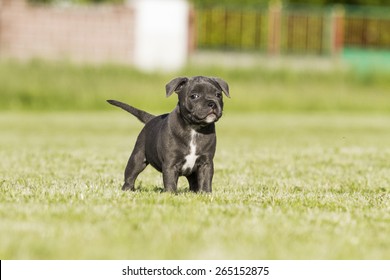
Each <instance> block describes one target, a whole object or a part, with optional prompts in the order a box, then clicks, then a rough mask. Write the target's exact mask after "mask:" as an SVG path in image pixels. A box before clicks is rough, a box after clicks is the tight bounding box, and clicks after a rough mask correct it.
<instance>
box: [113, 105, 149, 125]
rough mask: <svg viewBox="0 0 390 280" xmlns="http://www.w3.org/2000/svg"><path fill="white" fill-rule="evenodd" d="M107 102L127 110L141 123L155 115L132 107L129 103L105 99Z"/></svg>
mask: <svg viewBox="0 0 390 280" xmlns="http://www.w3.org/2000/svg"><path fill="white" fill-rule="evenodd" d="M107 102H108V103H110V104H111V105H114V106H117V107H119V108H122V109H123V110H125V111H127V112H129V113H130V114H132V115H134V116H135V117H136V118H137V119H139V120H140V121H141V122H143V123H147V122H148V121H150V120H151V119H153V118H154V117H155V116H154V115H152V114H149V113H148V112H145V111H142V110H140V109H137V108H134V107H133V106H130V105H129V104H126V103H123V102H120V101H116V100H107Z"/></svg>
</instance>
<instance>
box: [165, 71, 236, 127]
mask: <svg viewBox="0 0 390 280" xmlns="http://www.w3.org/2000/svg"><path fill="white" fill-rule="evenodd" d="M165 88H166V93H167V97H168V96H170V95H171V94H172V93H173V92H176V93H177V94H178V97H179V107H180V113H181V115H182V116H183V118H184V119H185V120H187V121H188V122H189V123H191V124H194V125H199V126H206V125H208V124H211V123H214V122H216V121H218V120H219V118H220V117H221V116H222V110H223V98H222V97H223V94H222V93H224V94H225V95H226V96H227V97H230V95H229V86H228V84H227V83H226V82H225V81H224V80H222V79H220V78H213V77H203V76H196V77H191V78H187V77H179V78H175V79H173V80H172V81H170V82H169V83H168V84H167V85H166V87H165Z"/></svg>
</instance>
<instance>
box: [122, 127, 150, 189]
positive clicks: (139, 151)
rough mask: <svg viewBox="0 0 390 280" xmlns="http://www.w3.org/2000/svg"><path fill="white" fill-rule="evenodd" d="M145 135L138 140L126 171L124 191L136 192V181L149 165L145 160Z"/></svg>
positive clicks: (141, 135)
mask: <svg viewBox="0 0 390 280" xmlns="http://www.w3.org/2000/svg"><path fill="white" fill-rule="evenodd" d="M142 137H143V133H141V134H140V136H139V137H138V139H137V142H136V144H135V147H134V150H133V153H132V154H131V156H130V158H129V161H128V162H127V166H126V169H125V183H124V184H123V186H122V190H123V191H127V190H131V191H134V190H135V187H134V185H135V179H137V176H138V175H139V174H140V173H141V172H142V171H143V170H144V169H145V167H146V166H147V165H148V164H149V163H148V162H147V161H146V158H145V148H144V147H143V142H144V141H143V139H142Z"/></svg>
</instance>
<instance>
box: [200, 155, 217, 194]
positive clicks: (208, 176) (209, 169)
mask: <svg viewBox="0 0 390 280" xmlns="http://www.w3.org/2000/svg"><path fill="white" fill-rule="evenodd" d="M213 174H214V164H213V161H208V162H206V163H204V164H202V165H201V166H199V169H198V186H199V190H200V191H201V192H207V193H211V191H212V187H211V183H212V181H213Z"/></svg>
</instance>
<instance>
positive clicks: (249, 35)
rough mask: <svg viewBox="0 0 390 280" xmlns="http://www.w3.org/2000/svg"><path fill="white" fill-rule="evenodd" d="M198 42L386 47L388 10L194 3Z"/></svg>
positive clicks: (298, 49) (211, 45) (311, 49)
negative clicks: (205, 5)
mask: <svg viewBox="0 0 390 280" xmlns="http://www.w3.org/2000/svg"><path fill="white" fill-rule="evenodd" d="M197 26H198V29H197V34H198V35H197V47H198V48H201V49H204V48H207V49H226V50H248V51H260V52H268V53H273V54H278V53H286V54H318V55H324V54H325V55H326V54H337V53H339V52H340V51H341V50H342V49H343V48H345V47H347V48H348V47H358V48H378V49H388V50H390V9H388V10H387V11H384V12H383V11H382V12H378V10H376V9H367V8H361V9H351V8H348V7H346V8H343V7H340V6H337V7H328V8H311V9H310V8H307V7H285V8H282V7H281V6H271V7H258V8H251V9H245V8H226V7H225V8H223V7H214V8H205V7H203V8H202V7H198V8H197Z"/></svg>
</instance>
